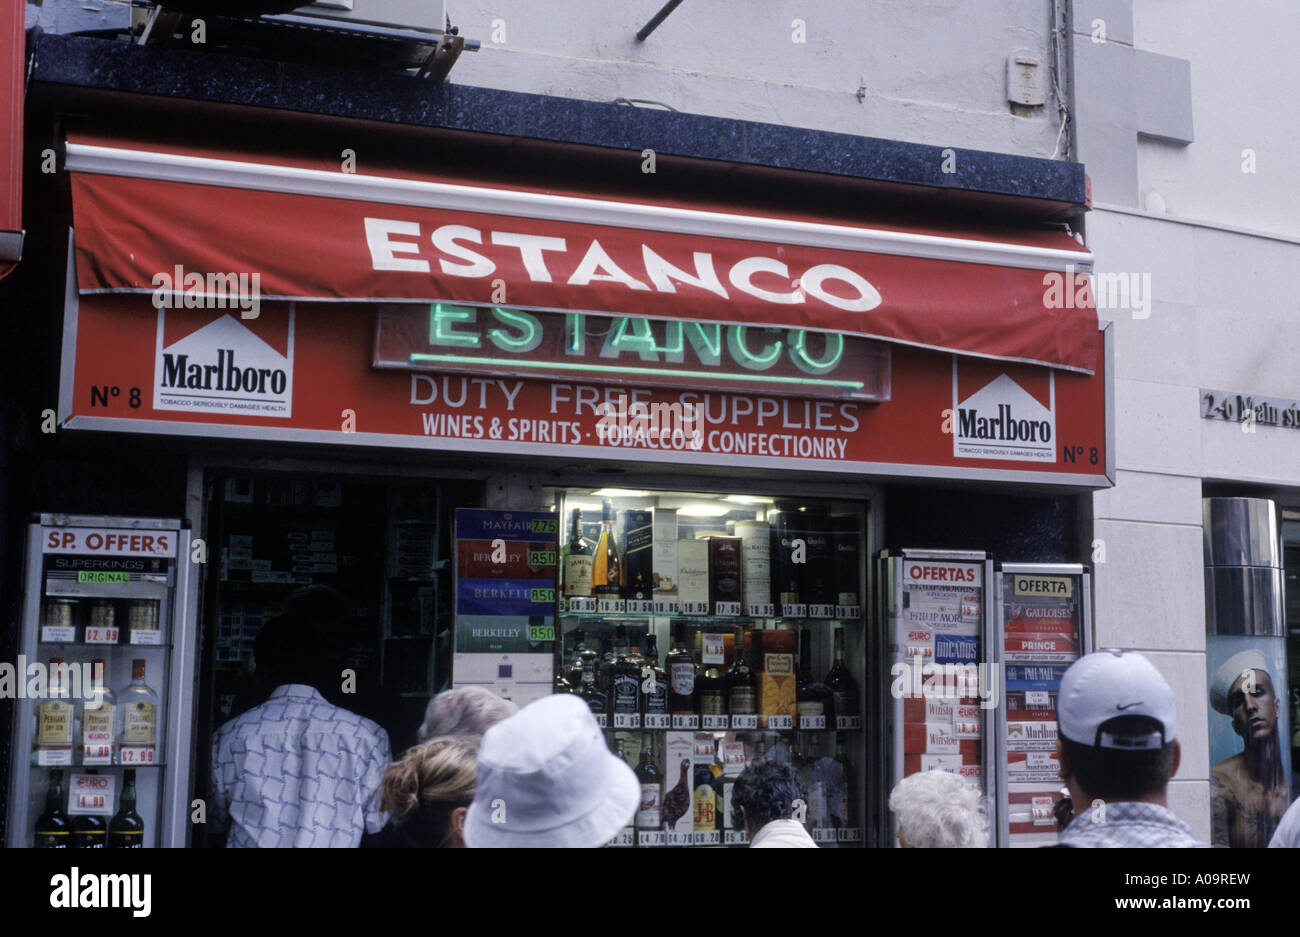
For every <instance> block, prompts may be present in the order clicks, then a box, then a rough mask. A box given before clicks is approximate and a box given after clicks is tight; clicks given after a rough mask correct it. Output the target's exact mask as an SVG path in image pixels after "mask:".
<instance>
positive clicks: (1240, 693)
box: [1210, 649, 1288, 848]
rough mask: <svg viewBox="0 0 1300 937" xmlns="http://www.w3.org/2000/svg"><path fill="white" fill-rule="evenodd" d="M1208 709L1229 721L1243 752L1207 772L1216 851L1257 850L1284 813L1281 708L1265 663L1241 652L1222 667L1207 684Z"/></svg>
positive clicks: (1260, 656)
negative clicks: (1279, 724)
mask: <svg viewBox="0 0 1300 937" xmlns="http://www.w3.org/2000/svg"><path fill="white" fill-rule="evenodd" d="M1210 705H1211V706H1213V707H1214V708H1215V710H1216V711H1218V712H1221V713H1223V714H1224V715H1225V716H1230V717H1231V718H1232V728H1233V731H1235V732H1236V733H1237V734H1238V735H1239V736H1241V739H1242V742H1243V743H1244V748H1243V749H1242V751H1240V752H1238V753H1237V754H1235V755H1233V756H1232V757H1231V758H1225V759H1224V760H1223V761H1220V762H1219V763H1218V764H1216V765H1214V767H1212V768H1211V769H1210V816H1211V819H1212V821H1213V824H1214V831H1213V835H1212V842H1213V843H1214V845H1215V846H1231V847H1234V848H1250V847H1253V848H1262V847H1264V846H1267V845H1268V844H1269V840H1270V839H1271V838H1272V836H1273V833H1274V831H1275V830H1276V829H1277V826H1278V824H1279V823H1280V822H1281V820H1282V816H1283V814H1285V813H1286V809H1287V801H1288V797H1287V793H1288V792H1287V783H1286V774H1285V772H1284V771H1283V769H1282V743H1281V741H1280V740H1279V739H1278V729H1277V721H1278V717H1279V716H1281V714H1282V703H1281V701H1280V700H1279V699H1278V698H1277V695H1276V692H1275V691H1274V689H1273V678H1272V677H1271V676H1270V675H1269V672H1268V661H1267V660H1266V659H1265V657H1264V654H1263V653H1262V652H1261V651H1258V650H1254V649H1251V650H1246V651H1242V652H1241V653H1240V654H1236V655H1234V656H1232V657H1230V658H1228V660H1226V661H1224V663H1223V666H1222V667H1220V668H1219V669H1218V671H1217V672H1216V673H1215V675H1214V679H1213V680H1212V681H1211V682H1210Z"/></svg>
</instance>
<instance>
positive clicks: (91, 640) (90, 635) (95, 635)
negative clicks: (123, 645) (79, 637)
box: [85, 625, 118, 644]
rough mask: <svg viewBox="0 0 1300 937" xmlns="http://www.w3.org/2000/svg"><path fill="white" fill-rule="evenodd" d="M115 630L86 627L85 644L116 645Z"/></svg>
mask: <svg viewBox="0 0 1300 937" xmlns="http://www.w3.org/2000/svg"><path fill="white" fill-rule="evenodd" d="M117 634H118V629H117V628H96V627H94V626H92V625H87V626H86V641H85V643H86V644H116V643H117Z"/></svg>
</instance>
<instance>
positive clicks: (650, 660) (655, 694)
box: [641, 631, 670, 716]
mask: <svg viewBox="0 0 1300 937" xmlns="http://www.w3.org/2000/svg"><path fill="white" fill-rule="evenodd" d="M644 657H645V662H644V665H643V667H642V670H641V703H642V705H643V706H644V712H643V714H644V715H646V716H667V715H670V713H669V710H668V678H667V676H666V675H665V674H664V669H663V668H662V667H660V666H659V648H658V647H657V646H656V641H655V636H654V632H653V631H652V632H650V633H649V634H648V635H646V649H645V654H644ZM647 670H648V671H649V672H647Z"/></svg>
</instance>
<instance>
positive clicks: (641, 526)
mask: <svg viewBox="0 0 1300 937" xmlns="http://www.w3.org/2000/svg"><path fill="white" fill-rule="evenodd" d="M623 531H624V533H623V542H624V545H625V546H626V547H627V550H626V552H625V554H624V557H623V559H624V567H625V569H624V574H623V582H624V586H623V597H624V598H626V599H632V600H635V601H642V602H644V601H648V600H649V599H651V598H652V597H653V595H654V569H653V567H654V563H653V556H654V538H653V519H652V516H651V512H650V511H624V512H623Z"/></svg>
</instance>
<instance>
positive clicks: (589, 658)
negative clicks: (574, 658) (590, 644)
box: [578, 650, 607, 729]
mask: <svg viewBox="0 0 1300 937" xmlns="http://www.w3.org/2000/svg"><path fill="white" fill-rule="evenodd" d="M578 696H579V697H580V698H581V699H582V701H583V702H584V703H586V704H587V706H588V707H590V709H591V714H592V715H593V716H595V717H596V722H597V724H598V725H599V726H600V727H601V728H602V729H603V728H605V724H606V722H605V709H606V704H607V700H606V699H605V694H604V693H601V692H600V691H599V690H597V689H596V652H595V651H590V650H584V651H583V652H582V687H581V689H579V690H578Z"/></svg>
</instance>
